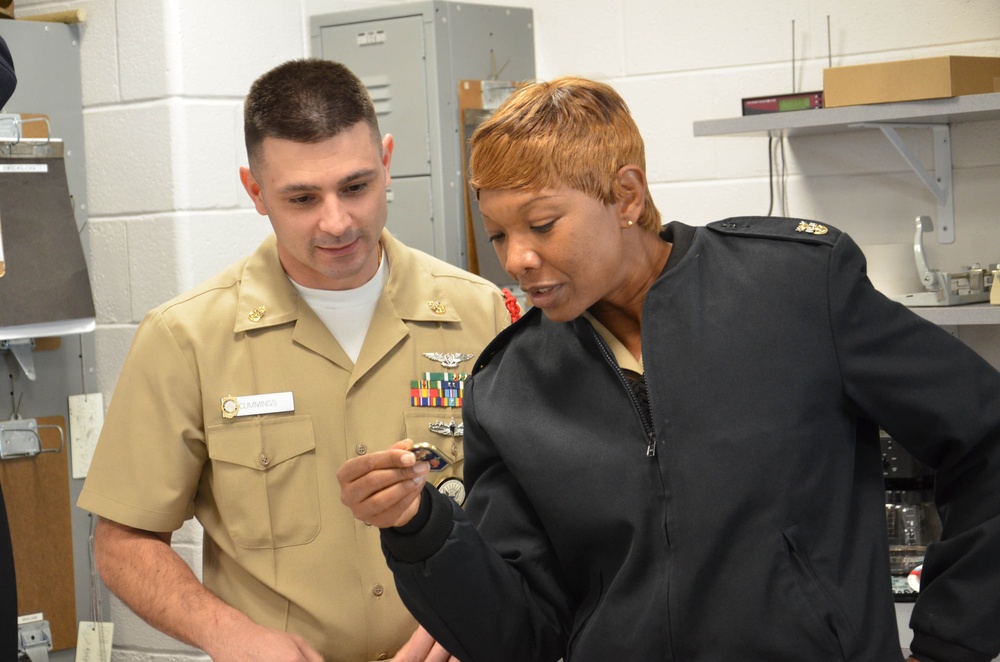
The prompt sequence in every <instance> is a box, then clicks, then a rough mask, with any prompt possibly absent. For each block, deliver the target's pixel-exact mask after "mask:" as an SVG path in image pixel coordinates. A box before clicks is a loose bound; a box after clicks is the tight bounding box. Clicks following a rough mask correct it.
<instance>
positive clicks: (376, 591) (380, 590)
mask: <svg viewBox="0 0 1000 662" xmlns="http://www.w3.org/2000/svg"><path fill="white" fill-rule="evenodd" d="M372 593H374V594H375V597H380V596H381V595H382V594H383V593H385V589H384V588H382V585H381V584H375V586H373V587H372Z"/></svg>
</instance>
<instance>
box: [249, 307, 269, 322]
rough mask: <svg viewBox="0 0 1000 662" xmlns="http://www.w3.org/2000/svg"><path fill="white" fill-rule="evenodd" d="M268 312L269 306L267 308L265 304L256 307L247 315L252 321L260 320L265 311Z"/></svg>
mask: <svg viewBox="0 0 1000 662" xmlns="http://www.w3.org/2000/svg"><path fill="white" fill-rule="evenodd" d="M266 312H267V308H265V307H264V306H257V307H256V308H254V309H253V310H251V311H250V314H249V315H247V317H249V318H250V321H251V322H259V321H260V320H261V318H262V317H264V313H266Z"/></svg>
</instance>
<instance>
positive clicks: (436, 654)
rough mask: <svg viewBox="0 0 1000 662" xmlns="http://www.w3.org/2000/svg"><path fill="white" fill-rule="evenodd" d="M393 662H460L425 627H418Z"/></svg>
mask: <svg viewBox="0 0 1000 662" xmlns="http://www.w3.org/2000/svg"><path fill="white" fill-rule="evenodd" d="M392 661H393V662H458V658H456V657H452V655H451V653H449V652H448V651H446V650H445V649H444V648H443V647H442V646H441V644H439V643H438V642H436V641H434V638H433V637H431V635H430V634H428V632H427V630H425V629H424V628H423V627H418V628H417V630H416V632H414V633H413V634H412V635H411V636H410V640H409V641H407V642H406V643H405V644H403V647H402V648H400V649H399V652H398V653H396V657H394V658H392Z"/></svg>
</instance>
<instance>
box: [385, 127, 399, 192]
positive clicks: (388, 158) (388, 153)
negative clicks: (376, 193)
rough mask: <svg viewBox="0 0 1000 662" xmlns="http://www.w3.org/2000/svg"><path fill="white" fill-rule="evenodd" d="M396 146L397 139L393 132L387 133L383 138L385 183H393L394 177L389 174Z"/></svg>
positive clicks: (387, 184)
mask: <svg viewBox="0 0 1000 662" xmlns="http://www.w3.org/2000/svg"><path fill="white" fill-rule="evenodd" d="M395 146H396V139H395V138H393V137H392V134H391V133H387V134H385V137H384V138H382V167H383V168H385V185H386V187H388V186H389V185H390V184H392V177H390V176H389V166H390V165H392V148H393V147H395Z"/></svg>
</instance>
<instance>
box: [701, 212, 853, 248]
mask: <svg viewBox="0 0 1000 662" xmlns="http://www.w3.org/2000/svg"><path fill="white" fill-rule="evenodd" d="M708 228H709V229H710V230H713V231H715V232H718V233H721V234H728V235H735V236H738V237H761V238H763V239H783V240H786V241H804V242H806V243H810V244H826V245H829V246H832V245H833V244H834V243H836V241H837V239H838V238H839V237H840V234H841V232H840V230H838V229H837V228H835V227H832V226H829V225H823V224H821V223H816V222H815V221H807V220H804V219H801V218H783V217H780V216H734V217H733V218H727V219H724V220H721V221H715V222H714V223H709V224H708Z"/></svg>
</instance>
